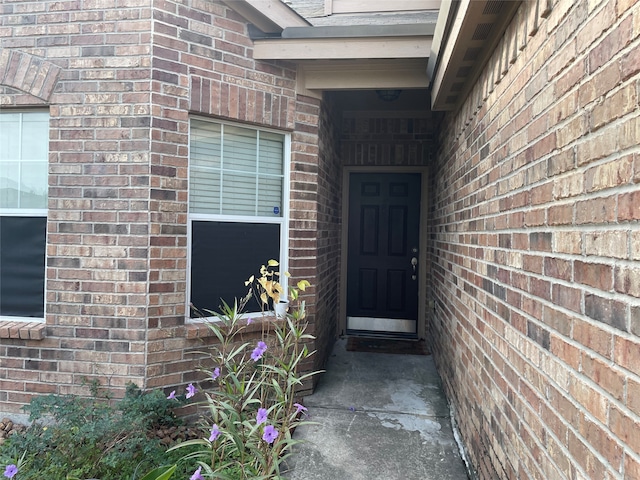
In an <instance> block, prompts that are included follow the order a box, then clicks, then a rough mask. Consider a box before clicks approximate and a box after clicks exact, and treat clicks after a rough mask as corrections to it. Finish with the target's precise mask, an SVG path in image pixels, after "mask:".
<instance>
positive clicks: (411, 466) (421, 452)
mask: <svg viewBox="0 0 640 480" xmlns="http://www.w3.org/2000/svg"><path fill="white" fill-rule="evenodd" d="M346 343H347V342H346V340H344V339H342V340H339V341H338V342H337V343H336V345H335V347H334V351H333V355H332V356H331V358H330V360H329V363H328V365H327V371H326V373H324V374H323V375H322V377H321V379H320V382H319V384H318V387H317V388H316V391H315V392H314V394H313V395H310V396H308V397H306V398H305V399H304V405H305V406H306V407H308V409H309V420H310V421H313V422H317V425H309V426H304V427H299V428H298V429H297V430H296V432H295V434H294V438H298V439H303V440H305V443H303V444H300V445H299V446H297V447H296V450H295V453H294V455H292V457H290V459H289V461H288V463H289V465H290V470H289V472H288V473H287V474H286V475H285V476H286V478H288V479H290V480H360V479H362V480H382V479H384V480H395V479H398V480H400V479H402V480H413V479H415V480H430V479H437V480H466V479H467V473H466V469H465V466H464V464H463V462H462V459H461V457H460V454H459V451H458V447H457V444H456V442H455V440H454V435H453V431H452V429H451V422H450V416H449V407H448V405H447V401H446V399H445V397H444V393H443V392H442V389H441V387H440V378H439V377H438V374H437V372H436V369H435V366H434V364H433V359H432V357H431V356H430V355H427V356H424V355H394V354H386V353H360V352H348V351H346Z"/></svg>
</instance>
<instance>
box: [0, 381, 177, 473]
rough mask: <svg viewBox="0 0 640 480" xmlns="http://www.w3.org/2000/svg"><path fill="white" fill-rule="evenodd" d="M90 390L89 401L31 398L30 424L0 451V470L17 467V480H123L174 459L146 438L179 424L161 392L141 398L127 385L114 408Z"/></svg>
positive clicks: (93, 387) (65, 397) (154, 440)
mask: <svg viewBox="0 0 640 480" xmlns="http://www.w3.org/2000/svg"><path fill="white" fill-rule="evenodd" d="M90 390H91V393H92V396H91V397H90V398H85V397H78V396H75V395H47V396H40V397H35V398H34V399H33V400H32V401H31V403H30V404H29V405H28V406H27V407H25V408H26V410H28V412H29V419H30V421H32V422H33V423H32V424H31V426H29V427H28V428H27V429H26V430H25V431H24V432H22V433H19V434H16V435H12V436H11V437H9V439H8V440H7V441H6V442H5V443H4V444H3V445H2V447H0V462H2V463H0V465H2V464H4V465H10V464H14V465H18V469H19V473H18V474H16V476H15V478H16V479H19V480H31V479H42V478H52V479H66V478H100V479H101V480H123V479H126V478H139V477H140V476H141V474H142V473H144V472H145V471H146V470H148V469H149V468H151V466H153V465H155V464H157V462H158V461H162V462H163V463H164V462H165V461H166V460H173V461H175V460H177V459H178V455H177V454H172V457H171V456H170V457H169V458H167V457H166V455H165V450H166V447H165V446H164V445H162V444H161V443H160V442H159V440H158V439H157V438H154V437H153V436H151V435H150V433H151V432H152V431H154V430H155V429H158V428H161V427H168V426H174V425H177V424H178V423H179V420H178V419H177V418H176V417H175V415H174V414H173V411H172V409H173V407H174V406H175V405H174V404H172V403H171V402H170V401H168V400H167V399H166V398H165V397H164V395H163V394H162V393H161V392H158V391H154V392H149V393H145V394H143V393H142V392H141V391H140V390H139V389H138V387H136V386H135V385H134V384H130V385H128V387H127V390H126V394H125V396H124V398H123V399H122V400H119V401H117V402H113V401H112V400H111V399H110V398H109V397H110V395H109V394H101V393H100V391H99V390H100V389H99V385H98V384H97V383H92V384H91V385H90ZM21 456H22V459H21V461H19V460H16V459H18V458H20V457H21ZM184 468H187V467H184ZM189 468H190V467H189Z"/></svg>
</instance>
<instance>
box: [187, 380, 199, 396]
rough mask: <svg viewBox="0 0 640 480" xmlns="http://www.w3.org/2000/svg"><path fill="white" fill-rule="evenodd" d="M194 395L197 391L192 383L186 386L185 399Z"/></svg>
mask: <svg viewBox="0 0 640 480" xmlns="http://www.w3.org/2000/svg"><path fill="white" fill-rule="evenodd" d="M196 393H198V390H197V389H196V387H194V386H193V383H190V384H189V385H187V398H191V397H193V396H194V395H195V394H196Z"/></svg>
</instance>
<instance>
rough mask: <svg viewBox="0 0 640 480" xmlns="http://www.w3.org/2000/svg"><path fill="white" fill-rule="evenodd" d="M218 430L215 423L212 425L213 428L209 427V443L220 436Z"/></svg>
mask: <svg viewBox="0 0 640 480" xmlns="http://www.w3.org/2000/svg"><path fill="white" fill-rule="evenodd" d="M220 433H221V432H220V430H219V429H218V425H216V424H215V423H214V424H213V427H211V436H210V437H209V441H210V442H215V441H216V438H218V437H219V436H220Z"/></svg>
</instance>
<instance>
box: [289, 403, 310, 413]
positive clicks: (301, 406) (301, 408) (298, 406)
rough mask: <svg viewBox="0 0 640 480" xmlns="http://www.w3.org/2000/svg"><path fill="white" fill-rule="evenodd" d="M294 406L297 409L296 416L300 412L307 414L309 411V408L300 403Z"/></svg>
mask: <svg viewBox="0 0 640 480" xmlns="http://www.w3.org/2000/svg"><path fill="white" fill-rule="evenodd" d="M293 406H294V407H296V415H298V414H299V413H300V412H306V411H307V410H308V408H307V407H305V406H304V405H300V404H299V403H294V404H293Z"/></svg>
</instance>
